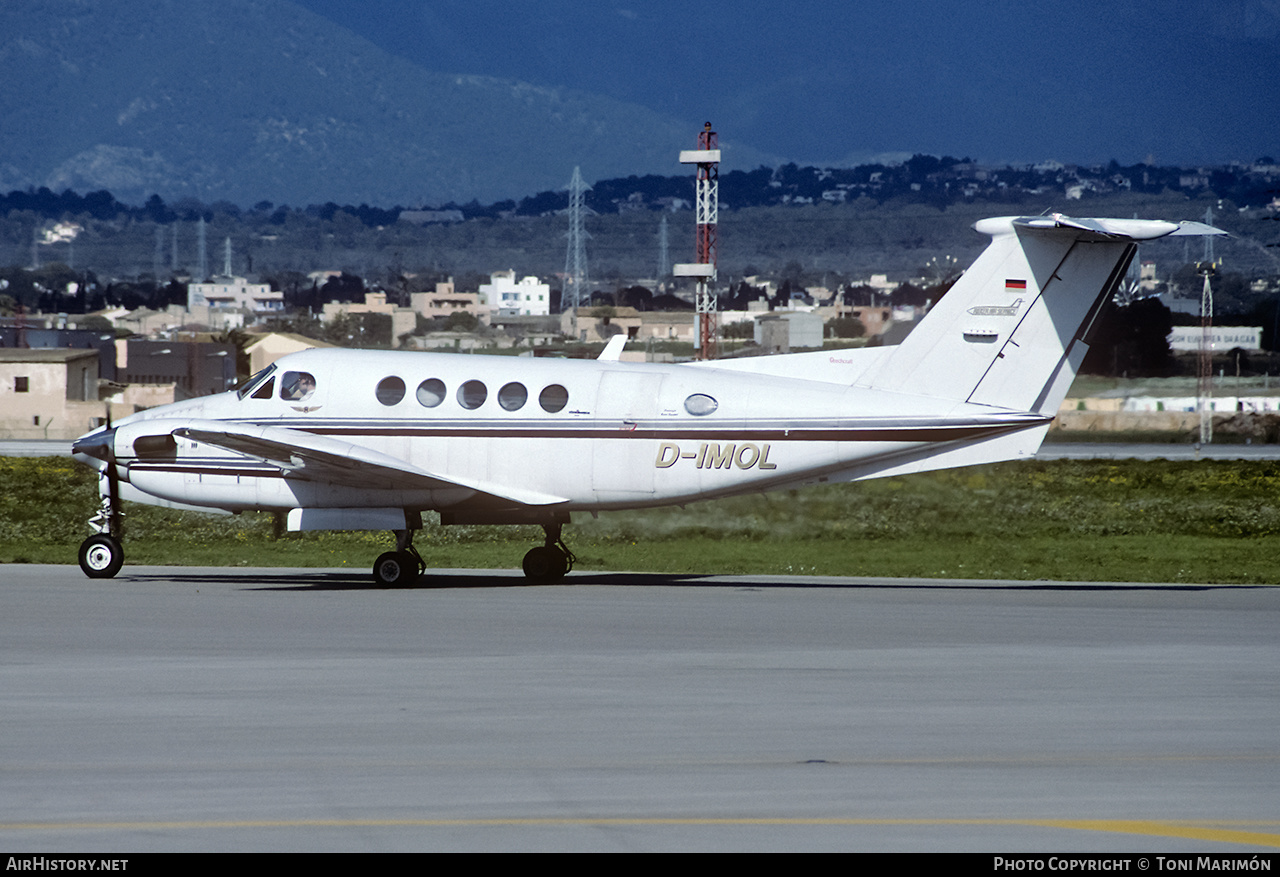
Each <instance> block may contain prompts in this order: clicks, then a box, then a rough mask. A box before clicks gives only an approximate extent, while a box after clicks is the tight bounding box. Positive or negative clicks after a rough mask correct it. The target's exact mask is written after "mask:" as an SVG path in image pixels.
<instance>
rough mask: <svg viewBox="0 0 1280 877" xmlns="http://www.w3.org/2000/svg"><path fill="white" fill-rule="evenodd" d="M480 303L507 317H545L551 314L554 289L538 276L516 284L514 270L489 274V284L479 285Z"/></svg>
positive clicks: (522, 279)
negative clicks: (552, 291)
mask: <svg viewBox="0 0 1280 877" xmlns="http://www.w3.org/2000/svg"><path fill="white" fill-rule="evenodd" d="M480 300H481V301H482V302H484V303H485V305H486V306H487V307H488V308H489V310H490V311H492V312H493V313H495V314H500V315H502V316H504V317H513V316H530V317H545V316H547V315H549V314H550V313H551V287H550V286H548V285H547V284H545V283H539V282H538V278H536V277H523V278H521V279H520V282H519V283H516V272H515V271H496V272H494V273H493V274H490V275H489V282H488V283H482V284H480Z"/></svg>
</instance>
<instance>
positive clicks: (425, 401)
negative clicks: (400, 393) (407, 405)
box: [418, 378, 445, 408]
mask: <svg viewBox="0 0 1280 877" xmlns="http://www.w3.org/2000/svg"><path fill="white" fill-rule="evenodd" d="M444 394H445V389H444V381H442V380H440V379H439V378H428V379H427V380H425V381H423V382H422V383H420V384H418V404H419V405H421V406H422V407H423V408H435V407H436V406H437V405H439V404H440V403H441V402H443V401H444Z"/></svg>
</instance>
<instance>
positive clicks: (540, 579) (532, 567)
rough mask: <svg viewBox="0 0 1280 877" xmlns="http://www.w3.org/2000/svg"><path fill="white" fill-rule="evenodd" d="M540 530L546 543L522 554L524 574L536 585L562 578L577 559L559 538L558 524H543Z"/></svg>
mask: <svg viewBox="0 0 1280 877" xmlns="http://www.w3.org/2000/svg"><path fill="white" fill-rule="evenodd" d="M542 531H543V532H544V533H546V534H547V539H546V544H544V545H539V546H537V547H536V548H531V549H529V553H528V554H526V555H525V556H524V563H523V564H521V566H522V567H523V568H524V575H525V578H527V579H528V580H529V581H531V582H533V583H534V584H538V585H548V584H551V583H553V582H558V581H560V580H561V579H562V578H564V576H565V573H567V572H569V570H571V569H573V563H574V561H576V560H577V558H576V557H574V556H573V552H572V551H570V550H569V546H568V545H565V544H564V540H562V539H561V538H560V524H559V523H554V524H543V525H542Z"/></svg>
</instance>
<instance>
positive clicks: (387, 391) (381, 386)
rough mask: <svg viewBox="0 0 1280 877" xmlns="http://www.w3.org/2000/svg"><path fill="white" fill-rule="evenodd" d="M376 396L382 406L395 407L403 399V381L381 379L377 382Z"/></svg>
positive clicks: (394, 378) (392, 378) (393, 378)
mask: <svg viewBox="0 0 1280 877" xmlns="http://www.w3.org/2000/svg"><path fill="white" fill-rule="evenodd" d="M376 395H377V397H378V401H379V402H381V403H382V404H383V405H395V404H397V403H399V401H400V400H401V399H403V398H404V381H402V380H400V379H399V378H397V377H390V378H383V379H382V380H380V381H378V389H377V393H376Z"/></svg>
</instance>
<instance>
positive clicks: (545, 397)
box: [538, 384, 569, 414]
mask: <svg viewBox="0 0 1280 877" xmlns="http://www.w3.org/2000/svg"><path fill="white" fill-rule="evenodd" d="M538 404H539V405H541V406H542V410H543V411H545V412H547V413H548V414H555V413H556V412H557V411H559V410H561V409H562V408H564V406H566V405H568V404H569V391H568V390H566V389H565V388H564V387H562V386H560V385H559V384H552V385H551V386H549V387H547V388H545V389H544V390H543V391H542V392H541V393H539V394H538Z"/></svg>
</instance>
